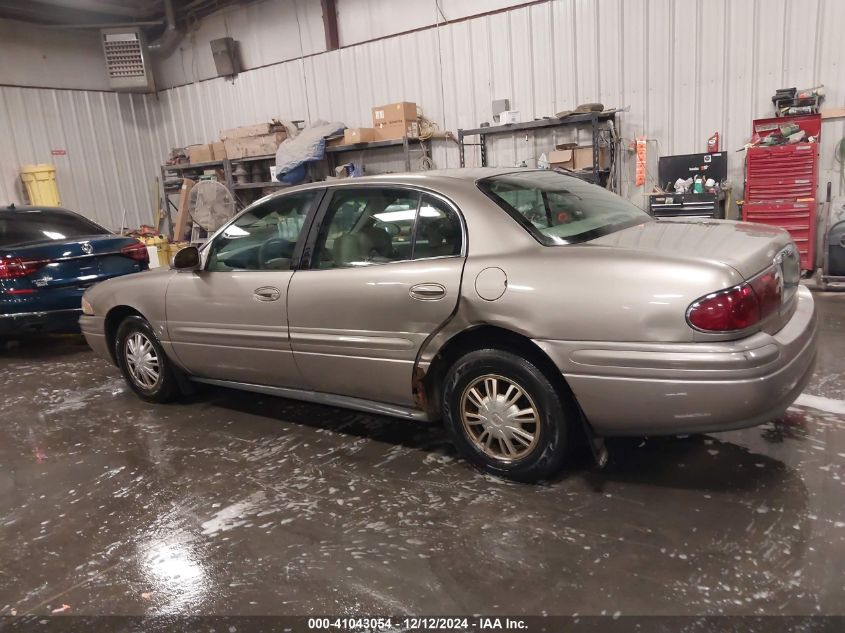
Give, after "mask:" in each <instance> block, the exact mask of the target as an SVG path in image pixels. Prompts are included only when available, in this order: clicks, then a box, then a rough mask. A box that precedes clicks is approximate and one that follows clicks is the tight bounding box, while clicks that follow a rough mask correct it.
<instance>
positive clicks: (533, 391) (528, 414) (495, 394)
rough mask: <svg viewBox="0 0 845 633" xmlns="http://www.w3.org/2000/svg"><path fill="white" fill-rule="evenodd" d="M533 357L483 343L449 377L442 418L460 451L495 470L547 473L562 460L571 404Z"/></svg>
mask: <svg viewBox="0 0 845 633" xmlns="http://www.w3.org/2000/svg"><path fill="white" fill-rule="evenodd" d="M565 404H568V403H565V402H563V401H562V400H561V395H560V394H559V393H558V391H557V390H556V389H555V388H554V386H553V385H552V384H551V382H549V380H548V378H546V376H545V375H544V374H543V372H542V371H541V370H540V369H539V368H538V367H537V366H536V365H535V364H534V363H532V362H531V361H529V360H527V359H525V358H522V357H520V356H517V355H516V354H513V353H511V352H508V351H504V350H498V349H484V350H478V351H474V352H470V353H469V354H466V355H465V356H463V357H461V358H460V359H459V360H458V361H457V362H456V363H455V364H454V365H453V366H452V367H451V369H450V370H449V372H448V373H447V375H446V379H445V383H444V394H443V419H444V420H445V422H446V424H447V426H448V427H449V429H450V431H451V434H452V437H453V439H454V441H455V443H456V445H457V447H458V449H459V450H460V452H461V453H462V454H463V455H464V457H466V458H467V459H468V460H469V461H471V462H472V463H473V464H475V465H476V466H478V467H479V468H481V469H482V470H484V471H486V472H489V473H491V474H494V475H498V476H502V477H507V478H509V479H514V480H517V481H523V482H533V481H538V480H541V479H546V478H548V477H550V476H552V475H553V474H555V473H556V472H557V471H558V470H559V469H560V467H561V466H562V464H563V461H564V459H565V457H566V451H567V446H568V428H569V419H568V418H570V417H571V414H567V411H568V410H569V411H571V407H567V406H565Z"/></svg>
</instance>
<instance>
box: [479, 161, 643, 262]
mask: <svg viewBox="0 0 845 633" xmlns="http://www.w3.org/2000/svg"><path fill="white" fill-rule="evenodd" d="M478 186H479V188H480V189H481V190H482V191H483V192H484V193H486V194H487V195H488V196H490V198H492V199H493V200H494V201H495V202H496V203H497V204H498V205H499V206H500V207H502V208H503V209H504V210H505V211H507V212H508V213H509V214H510V215H511V216H512V217H513V218H514V219H515V220H516V221H517V222H519V223H520V224H521V225H522V226H523V227H525V228H526V229H527V230H528V232H529V233H531V234H532V235H533V236H534V237H535V238H536V239H537V240H538V241H539V242H540V243H542V244H546V245H548V246H551V245H555V244H577V243H579V242H586V241H588V240H592V239H595V238H597V237H601V236H602V235H607V234H609V233H614V232H616V231H621V230H622V229H626V228H628V227H631V226H636V225H638V224H643V223H644V222H651V221H652V218H651V216H650V215H648V214H647V213H645V212H644V211H642V210H640V209H639V208H637V207H636V206H634V205H633V204H631V203H630V202H628V201H627V200H625V199H624V198H622V197H620V196H617V195H616V194H613V193H611V192H609V191H607V190H606V189H602V188H601V187H597V186H595V185H591V184H589V183H587V182H584V181H583V180H579V179H577V178H573V177H572V176H566V175H564V174H561V173H558V172H555V171H548V170H538V171H523V172H514V173H511V174H501V175H499V176H492V177H490V178H485V179H483V180H480V181H479V183H478Z"/></svg>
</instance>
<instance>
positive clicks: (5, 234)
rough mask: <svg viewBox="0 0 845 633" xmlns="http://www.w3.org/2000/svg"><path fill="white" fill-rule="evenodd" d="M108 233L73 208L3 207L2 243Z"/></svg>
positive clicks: (56, 239) (0, 232) (0, 235)
mask: <svg viewBox="0 0 845 633" xmlns="http://www.w3.org/2000/svg"><path fill="white" fill-rule="evenodd" d="M107 234H108V231H107V230H106V229H104V228H103V227H101V226H99V225H98V224H95V223H94V222H91V221H90V220H87V219H85V218H83V217H82V216H81V215H77V214H75V213H72V212H70V211H56V210H36V211H0V246H11V245H13V244H27V243H32V242H51V241H58V240H66V239H73V238H77V237H89V236H92V235H107Z"/></svg>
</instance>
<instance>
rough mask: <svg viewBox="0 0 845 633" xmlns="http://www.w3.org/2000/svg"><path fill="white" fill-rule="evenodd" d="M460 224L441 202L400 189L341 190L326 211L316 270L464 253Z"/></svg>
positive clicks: (319, 236) (334, 194)
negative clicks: (462, 251)
mask: <svg viewBox="0 0 845 633" xmlns="http://www.w3.org/2000/svg"><path fill="white" fill-rule="evenodd" d="M462 239H463V236H462V232H461V222H460V219H459V218H458V215H457V213H456V212H455V211H454V210H453V209H452V208H451V207H450V206H449V205H447V204H446V203H444V202H442V201H441V200H439V199H437V198H435V197H433V196H429V195H427V194H422V193H420V192H419V191H414V190H410V189H401V188H392V187H391V188H388V187H385V188H380V187H367V188H361V189H357V188H351V187H350V188H346V187H343V188H338V189H337V190H335V192H334V193H333V194H332V198H331V201H330V203H329V206H328V208H327V209H326V214H325V217H324V219H323V221H322V225H321V228H320V232H319V234H318V236H317V243H316V248H315V252H314V258H313V260H312V267H313V268H323V269H331V268H350V267H359V266H369V265H373V264H386V263H390V262H398V261H408V260H412V259H427V258H431V257H449V256H455V255H460V254H461V247H462Z"/></svg>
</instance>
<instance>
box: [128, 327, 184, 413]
mask: <svg viewBox="0 0 845 633" xmlns="http://www.w3.org/2000/svg"><path fill="white" fill-rule="evenodd" d="M115 358H116V359H117V364H118V366H119V367H120V371H121V372H122V373H123V377H124V379H125V380H126V382H127V383H128V384H129V386H130V387H131V388H132V390H133V391H134V392H135V393H136V394H138V396H140V397H141V398H142V399H143V400H146V401H147V402H169V401H171V400H173V399H174V398H175V397H176V396H177V395H178V394H179V383H178V381H177V379H176V373H175V372H176V371H178V370H176V369H175V368H174V367H173V366H172V365H171V363H170V361H169V360H168V358H167V356H166V355H165V353H164V350H163V349H162V347H161V343H159V341H158V337H157V336H156V335H155V332H154V331H153V328H152V326H151V325H150V324H149V323H148V322H147V321H146V320H145V319H144V318H142V317H140V316H131V317H128V318H127V319H125V320H124V321H123V322H122V323H121V324H120V327H119V328H118V330H117V336H116V337H115Z"/></svg>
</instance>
